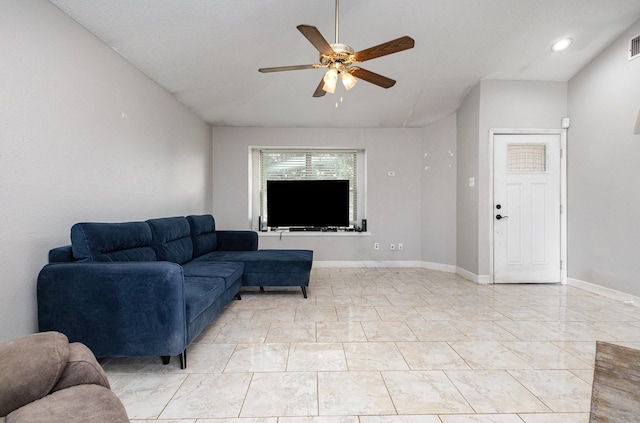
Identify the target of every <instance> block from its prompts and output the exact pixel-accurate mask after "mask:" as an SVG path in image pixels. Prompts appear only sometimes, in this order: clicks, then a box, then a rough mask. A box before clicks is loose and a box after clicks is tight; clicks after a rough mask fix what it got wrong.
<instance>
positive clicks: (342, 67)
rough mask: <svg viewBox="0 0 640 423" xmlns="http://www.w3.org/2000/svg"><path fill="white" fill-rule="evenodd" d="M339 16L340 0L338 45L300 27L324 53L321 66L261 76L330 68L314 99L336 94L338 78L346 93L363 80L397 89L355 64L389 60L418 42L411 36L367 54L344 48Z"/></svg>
mask: <svg viewBox="0 0 640 423" xmlns="http://www.w3.org/2000/svg"><path fill="white" fill-rule="evenodd" d="M338 12H339V0H336V40H335V41H336V42H335V43H333V44H329V43H328V42H327V40H326V39H325V38H324V36H323V35H322V34H321V33H320V31H318V28H316V27H315V26H311V25H298V26H297V28H298V31H300V33H302V35H304V36H305V38H307V40H309V42H310V43H311V44H312V45H313V46H314V47H315V48H316V49H317V50H318V52H319V53H320V59H319V62H320V63H314V64H311V65H296V66H279V67H271V68H260V69H258V71H259V72H262V73H269V72H282V71H290V70H303V69H317V68H327V72H326V73H325V75H324V77H323V78H322V80H321V81H320V84H318V87H317V88H316V90H315V92H314V93H313V96H314V97H322V96H323V95H325V94H326V93H331V94H333V93H334V92H335V90H336V85H337V82H338V75H340V79H341V80H342V85H343V86H344V87H345V89H347V90H350V89H351V88H353V87H354V86H355V85H356V83H357V79H356V78H359V79H362V80H364V81H367V82H369V83H371V84H374V85H377V86H379V87H382V88H391V87H393V86H394V85H395V83H396V81H394V80H393V79H390V78H387V77H386V76H382V75H379V74H377V73H374V72H371V71H368V70H366V69H363V68H360V67H358V66H352V65H354V64H355V63H361V62H364V61H366V60H371V59H375V58H377V57H381V56H386V55H388V54H393V53H398V52H400V51H404V50H408V49H410V48H413V46H414V45H415V42H414V40H413V39H412V38H411V37H409V36H406V35H405V36H404V37H400V38H397V39H395V40H391V41H387V42H386V43H382V44H380V45H377V46H374V47H370V48H368V49H366V50H362V51H358V52H356V51H355V50H354V49H353V48H352V47H351V46H349V45H347V44H341V43H339V42H338V33H339V30H338V14H339V13H338Z"/></svg>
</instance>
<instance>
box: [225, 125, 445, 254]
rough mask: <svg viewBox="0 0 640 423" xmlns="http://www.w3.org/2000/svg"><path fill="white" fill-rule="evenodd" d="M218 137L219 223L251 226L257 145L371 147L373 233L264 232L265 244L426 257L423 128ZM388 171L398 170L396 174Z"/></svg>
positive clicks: (265, 131) (248, 132)
mask: <svg viewBox="0 0 640 423" xmlns="http://www.w3.org/2000/svg"><path fill="white" fill-rule="evenodd" d="M213 139H214V143H213V145H214V146H213V149H214V154H213V155H214V163H213V169H214V171H213V178H214V182H213V192H214V198H213V200H214V204H213V209H214V215H215V217H216V225H217V227H218V228H221V229H249V223H248V215H249V212H248V209H249V175H248V171H247V169H248V166H249V163H248V157H249V147H250V146H261V147H264V146H276V147H283V146H290V147H305V146H306V147H341V148H357V149H365V150H366V155H367V180H366V184H367V195H368V198H367V210H366V216H365V217H366V218H367V220H368V231H369V232H370V233H371V235H370V236H365V235H356V236H343V237H336V236H332V235H326V234H325V235H324V236H323V235H322V234H320V235H319V234H313V235H301V234H295V235H286V234H285V235H284V236H283V238H282V239H280V238H279V237H268V236H261V239H260V247H261V248H310V249H313V250H314V260H318V261H384V260H405V261H420V260H421V258H422V251H421V248H422V247H421V229H420V228H421V225H424V224H425V222H424V221H423V219H422V217H421V178H422V176H423V175H422V171H421V170H422V168H423V167H422V154H423V153H422V148H423V145H422V129H302V128H214V130H213ZM388 171H395V173H396V176H395V177H389V176H388V175H387V173H388ZM442 189H446V187H443V188H442ZM434 195H436V196H437V195H439V194H437V193H435V194H434ZM427 224H429V225H438V222H427ZM374 242H379V243H380V245H381V247H380V250H378V251H375V250H374V249H373V243H374ZM399 242H402V243H403V244H404V249H403V250H402V251H398V250H396V251H390V250H389V244H391V243H395V244H397V243H399ZM444 242H447V241H444Z"/></svg>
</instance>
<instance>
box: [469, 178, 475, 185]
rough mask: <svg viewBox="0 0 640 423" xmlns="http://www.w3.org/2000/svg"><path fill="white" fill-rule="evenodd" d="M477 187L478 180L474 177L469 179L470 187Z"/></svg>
mask: <svg viewBox="0 0 640 423" xmlns="http://www.w3.org/2000/svg"><path fill="white" fill-rule="evenodd" d="M475 185H476V178H474V177H473V176H472V177H471V178H469V186H470V187H473V186H475Z"/></svg>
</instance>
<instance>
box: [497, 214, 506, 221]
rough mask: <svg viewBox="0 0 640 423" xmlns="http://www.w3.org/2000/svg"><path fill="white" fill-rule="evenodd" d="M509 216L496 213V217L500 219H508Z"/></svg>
mask: <svg viewBox="0 0 640 423" xmlns="http://www.w3.org/2000/svg"><path fill="white" fill-rule="evenodd" d="M508 217H509V216H500V215H499V214H497V215H496V219H498V220H500V219H507V218H508Z"/></svg>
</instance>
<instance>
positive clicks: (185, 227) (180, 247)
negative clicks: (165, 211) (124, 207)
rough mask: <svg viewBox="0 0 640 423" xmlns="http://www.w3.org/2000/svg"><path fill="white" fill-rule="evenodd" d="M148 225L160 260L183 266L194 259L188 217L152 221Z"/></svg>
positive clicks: (148, 221)
mask: <svg viewBox="0 0 640 423" xmlns="http://www.w3.org/2000/svg"><path fill="white" fill-rule="evenodd" d="M147 223H148V224H149V227H150V228H151V235H152V244H153V247H154V248H155V250H156V254H157V256H158V260H162V261H171V262H173V263H178V264H183V263H186V262H188V261H189V260H191V259H192V258H193V244H192V243H191V231H190V229H189V222H188V221H187V218H186V217H165V218H162V219H150V220H147Z"/></svg>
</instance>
